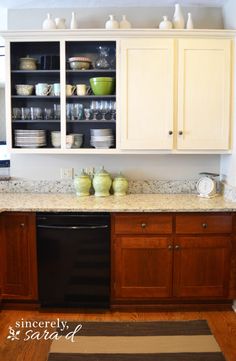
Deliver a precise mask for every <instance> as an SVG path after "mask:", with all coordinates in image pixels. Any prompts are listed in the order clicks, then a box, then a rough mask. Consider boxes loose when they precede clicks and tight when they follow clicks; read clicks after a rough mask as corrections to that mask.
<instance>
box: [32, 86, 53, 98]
mask: <svg viewBox="0 0 236 361" xmlns="http://www.w3.org/2000/svg"><path fill="white" fill-rule="evenodd" d="M51 91H52V86H51V85H50V84H47V83H38V84H36V85H35V94H36V95H39V96H45V95H49V94H50V93H51Z"/></svg>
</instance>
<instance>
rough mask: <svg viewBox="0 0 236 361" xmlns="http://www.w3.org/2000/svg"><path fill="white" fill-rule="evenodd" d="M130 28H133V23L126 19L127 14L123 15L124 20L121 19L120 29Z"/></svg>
mask: <svg viewBox="0 0 236 361" xmlns="http://www.w3.org/2000/svg"><path fill="white" fill-rule="evenodd" d="M130 28H131V24H130V22H129V21H128V20H127V19H126V15H122V20H121V21H120V29H130Z"/></svg>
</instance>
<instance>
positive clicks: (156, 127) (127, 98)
mask: <svg viewBox="0 0 236 361" xmlns="http://www.w3.org/2000/svg"><path fill="white" fill-rule="evenodd" d="M120 70H121V72H120V74H121V84H120V91H121V104H120V106H121V149H137V150H138V149H140V150H149V149H150V150H154V149H167V150H168V149H172V146H173V135H172V132H173V102H174V100H173V97H174V94H173V93H174V90H173V84H174V40H172V39H149V38H148V39H123V40H121V69H120Z"/></svg>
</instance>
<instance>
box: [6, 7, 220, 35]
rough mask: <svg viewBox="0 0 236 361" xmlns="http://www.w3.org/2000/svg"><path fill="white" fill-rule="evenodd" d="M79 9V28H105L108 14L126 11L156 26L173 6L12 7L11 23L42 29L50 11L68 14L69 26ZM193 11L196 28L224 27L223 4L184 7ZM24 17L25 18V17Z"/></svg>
mask: <svg viewBox="0 0 236 361" xmlns="http://www.w3.org/2000/svg"><path fill="white" fill-rule="evenodd" d="M73 10H74V11H76V13H77V15H78V20H79V26H80V28H103V27H104V23H105V21H106V20H107V18H108V15H109V14H114V15H116V17H117V19H121V15H122V14H126V15H127V17H128V19H129V20H130V22H131V23H132V25H133V27H134V28H156V27H157V26H158V25H159V23H160V21H161V20H162V16H163V15H168V16H169V18H170V19H172V17H173V13H174V8H173V7H152V8H145V7H135V8H134V7H130V8H129V7H126V8H119V7H116V8H104V7H95V8H93V9H91V8H75V9H68V8H67V9H66V8H65V9H61V8H60V9H9V11H8V26H9V29H11V30H18V29H38V28H39V29H40V28H41V26H42V22H43V20H44V19H45V17H46V13H47V12H50V13H51V14H52V15H53V16H54V17H63V18H66V21H67V26H68V25H69V24H70V18H71V11H73ZM189 11H191V13H192V16H193V20H194V23H195V26H196V27H197V28H205V29H207V28H209V29H210V28H213V29H221V28H223V18H222V11H221V9H220V8H213V7H211V8H203V7H191V8H189V7H188V8H187V7H186V8H183V12H184V14H185V18H187V13H188V12H189ZM22 19H24V20H23V21H22Z"/></svg>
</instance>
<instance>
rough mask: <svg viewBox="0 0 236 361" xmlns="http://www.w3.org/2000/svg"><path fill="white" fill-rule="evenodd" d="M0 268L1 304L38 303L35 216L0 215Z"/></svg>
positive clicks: (21, 214) (12, 213) (17, 213)
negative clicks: (8, 301) (9, 302)
mask: <svg viewBox="0 0 236 361" xmlns="http://www.w3.org/2000/svg"><path fill="white" fill-rule="evenodd" d="M0 249H1V253H0V265H1V274H2V277H1V283H2V285H1V288H2V298H3V300H4V299H5V300H16V301H18V300H29V301H30V300H37V297H38V286H37V258H36V226H35V214H34V213H24V212H11V213H2V214H0Z"/></svg>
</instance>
